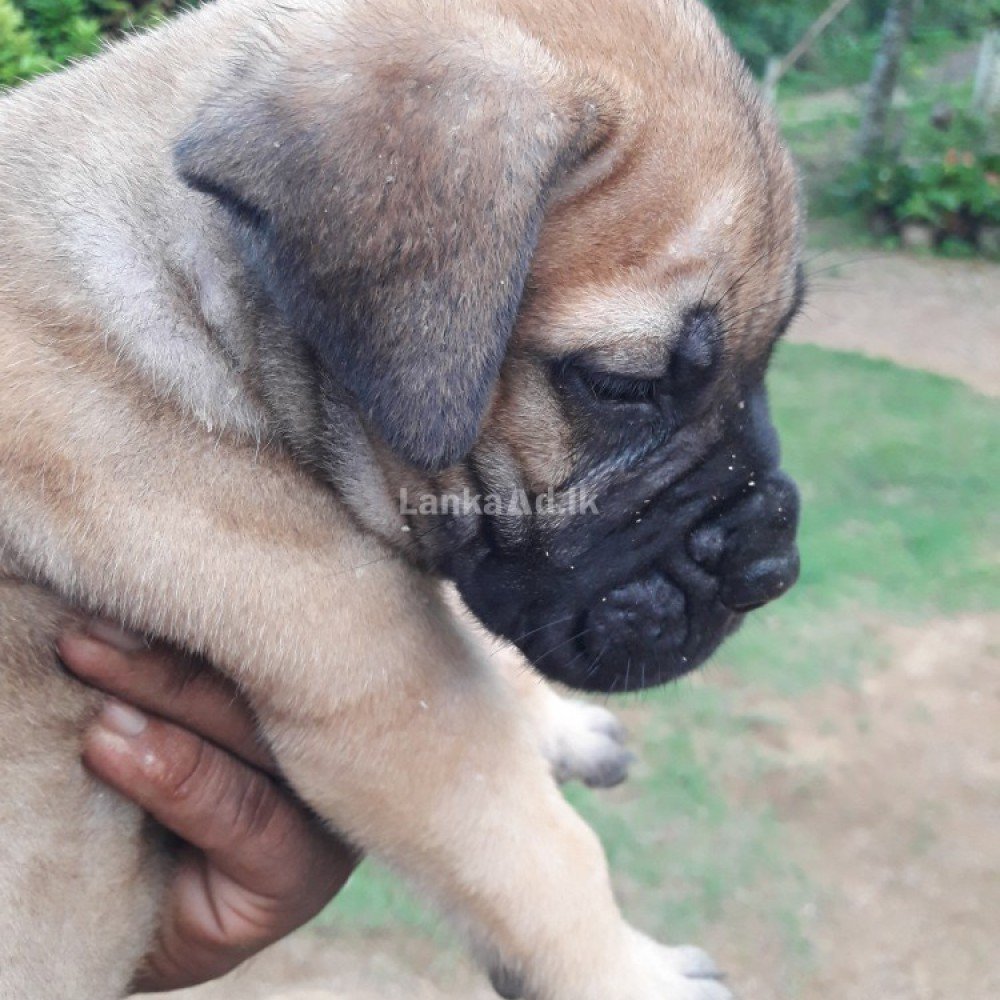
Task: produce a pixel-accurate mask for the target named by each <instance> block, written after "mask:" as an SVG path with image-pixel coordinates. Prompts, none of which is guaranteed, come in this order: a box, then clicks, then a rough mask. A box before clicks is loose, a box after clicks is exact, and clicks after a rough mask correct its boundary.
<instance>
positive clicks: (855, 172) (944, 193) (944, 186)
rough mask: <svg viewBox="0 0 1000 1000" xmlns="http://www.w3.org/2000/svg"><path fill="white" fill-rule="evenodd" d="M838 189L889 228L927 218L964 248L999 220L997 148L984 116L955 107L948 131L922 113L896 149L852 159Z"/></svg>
mask: <svg viewBox="0 0 1000 1000" xmlns="http://www.w3.org/2000/svg"><path fill="white" fill-rule="evenodd" d="M914 117H916V116H914V115H911V116H910V118H911V120H912V119H913V118H914ZM834 195H835V197H838V198H840V200H841V201H842V202H844V203H846V204H847V205H850V206H851V207H853V208H857V209H860V210H861V211H862V212H863V213H864V215H865V217H866V218H868V219H869V220H872V221H873V222H874V223H875V225H876V227H877V228H878V229H880V230H881V231H882V232H884V233H887V234H891V233H895V232H898V231H899V229H900V227H901V226H903V225H905V224H906V223H911V222H916V223H923V224H925V225H927V226H929V227H931V229H933V231H934V237H935V241H936V243H937V245H939V246H944V247H950V248H951V249H952V250H953V252H954V251H957V252H959V253H961V252H962V251H961V247H962V245H963V244H964V245H965V246H967V247H971V246H973V245H974V244H975V242H976V239H977V236H978V234H979V233H980V232H981V231H982V230H983V227H992V226H997V225H1000V153H998V152H996V150H995V147H994V146H993V144H992V142H991V140H990V137H989V135H988V132H987V130H986V128H985V126H984V124H983V122H982V121H981V120H980V119H978V118H976V117H974V116H972V115H970V114H963V113H957V114H956V116H955V120H954V122H953V123H952V124H951V126H950V127H949V128H948V129H947V130H945V131H939V130H937V129H935V128H933V127H932V126H930V125H925V124H923V123H922V122H921V120H920V118H919V117H917V118H916V121H915V122H914V123H912V124H910V125H908V127H907V128H906V132H905V139H904V141H903V144H902V146H901V148H900V149H899V150H898V151H896V152H894V153H893V154H891V155H890V156H888V157H886V158H885V159H884V160H881V161H878V162H872V163H858V164H853V165H852V166H851V167H849V168H848V169H847V171H846V172H845V174H844V176H843V177H842V179H841V180H840V182H839V184H838V185H837V187H836V189H835V191H834Z"/></svg>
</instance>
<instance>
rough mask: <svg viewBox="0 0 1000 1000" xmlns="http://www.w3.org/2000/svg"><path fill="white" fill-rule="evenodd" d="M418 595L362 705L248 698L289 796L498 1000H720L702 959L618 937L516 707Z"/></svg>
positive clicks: (593, 845)
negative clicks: (428, 921)
mask: <svg viewBox="0 0 1000 1000" xmlns="http://www.w3.org/2000/svg"><path fill="white" fill-rule="evenodd" d="M421 584H422V586H421V587H418V588H417V593H416V594H415V595H414V596H415V597H416V604H417V606H419V607H422V608H423V614H422V615H421V616H420V619H421V620H412V619H413V616H412V615H410V616H404V617H403V618H402V619H401V620H399V621H398V629H393V630H392V631H391V632H390V633H389V634H387V635H379V636H376V637H373V644H374V645H375V646H376V647H377V655H376V653H375V650H372V651H371V653H372V655H373V658H374V659H375V661H376V662H378V663H379V664H380V665H381V670H380V675H381V676H380V680H379V681H378V682H377V683H376V684H375V685H374V686H372V687H370V689H369V690H368V691H367V692H366V694H365V695H363V696H362V697H360V698H352V699H350V700H349V701H348V702H345V701H343V700H342V699H341V698H339V697H338V696H337V691H336V684H335V681H333V679H332V678H331V682H332V683H331V686H330V694H329V697H327V698H326V699H323V698H322V697H321V696H319V693H318V692H313V699H312V700H311V702H310V705H309V706H308V711H307V712H303V705H302V703H301V701H300V699H299V697H298V696H297V695H296V694H295V693H294V692H291V691H290V690H289V689H288V688H287V687H285V686H283V685H279V686H275V687H274V688H273V689H271V690H269V691H268V692H266V693H265V694H264V695H263V697H261V698H260V700H259V702H258V708H259V711H260V714H261V717H262V720H263V722H264V725H265V727H266V730H267V733H268V736H269V739H270V740H271V742H272V745H273V747H274V748H275V751H276V753H277V755H278V759H279V760H280V762H281V765H282V767H283V769H284V770H285V772H286V773H287V774H288V775H289V777H290V779H291V780H292V782H293V784H294V785H295V787H296V788H297V789H298V790H299V791H300V793H302V794H303V795H304V796H305V797H306V798H307V800H308V801H309V802H310V803H311V804H312V805H313V806H314V807H315V808H317V809H318V810H319V811H320V812H321V813H322V814H323V815H324V816H327V817H329V818H331V819H332V820H333V821H334V822H335V824H336V825H337V827H338V828H339V829H341V830H343V831H345V832H347V833H348V835H349V836H351V837H352V838H354V839H355V840H356V841H357V842H358V843H360V844H362V845H364V846H365V847H366V848H368V849H369V850H373V851H375V852H376V853H378V854H379V855H380V856H381V857H382V858H384V859H386V860H388V861H389V862H390V863H391V864H393V865H394V866H395V867H397V868H399V869H400V870H402V871H404V872H406V873H407V874H409V875H410V876H411V877H412V878H413V879H415V880H416V881H417V882H418V883H420V885H421V886H422V887H423V888H425V889H427V890H428V891H429V892H430V893H432V894H433V895H434V896H436V897H437V900H438V902H439V903H440V904H441V905H442V906H443V907H444V908H446V909H447V910H449V911H450V912H451V913H452V914H453V915H455V916H456V917H457V918H458V920H459V921H460V922H461V923H462V924H464V925H465V926H466V927H467V928H468V929H469V931H470V933H471V935H472V937H473V940H474V942H475V944H476V946H477V950H478V951H479V952H480V953H481V954H482V955H483V957H484V958H485V959H486V962H487V964H488V965H489V966H490V967H491V969H492V970H493V972H494V977H495V982H496V983H497V985H498V988H499V989H501V990H502V992H503V994H504V995H511V996H515V995H520V992H521V988H522V987H523V989H524V991H525V993H526V995H527V996H530V997H532V998H538V1000H715V998H717V997H718V998H721V997H724V996H728V994H727V992H726V991H725V990H724V989H723V988H722V987H721V985H720V984H719V983H718V982H716V981H715V980H714V979H713V978H710V977H711V976H714V969H712V968H711V967H709V966H708V965H707V964H706V961H705V960H704V958H703V956H701V954H700V953H697V952H695V951H694V950H693V949H666V948H661V947H660V946H658V945H655V944H653V943H652V942H650V941H648V940H647V939H645V938H642V937H641V936H640V935H638V934H637V933H636V932H634V931H633V930H632V929H631V928H629V927H628V926H627V925H626V924H625V923H624V921H623V920H622V918H621V916H620V914H619V912H618V909H617V907H616V905H615V902H614V899H613V896H612V892H611V888H610V882H609V878H608V872H607V866H606V863H605V859H604V856H603V853H602V851H601V848H600V845H599V844H598V842H597V839H596V837H595V835H594V834H593V832H592V831H591V830H590V829H589V828H588V827H587V826H586V825H585V824H584V823H583V822H582V820H581V819H580V818H579V816H577V814H576V813H575V812H574V811H573V810H572V809H570V808H569V806H568V805H567V804H566V802H565V801H564V800H563V798H562V796H561V795H560V794H559V793H558V791H557V789H556V787H555V784H554V783H553V781H552V779H551V777H550V775H549V773H548V768H547V766H546V762H545V761H544V760H543V758H542V757H541V755H540V754H539V752H538V750H537V747H536V743H535V736H534V734H533V732H532V731H531V727H530V725H529V724H528V722H527V720H526V719H525V717H524V715H523V713H522V712H521V709H520V706H519V703H518V700H517V697H516V695H515V692H514V691H513V689H512V688H511V687H510V686H509V685H508V684H507V683H505V682H504V681H503V679H502V678H501V677H499V675H498V674H496V672H495V671H494V670H493V668H492V665H491V664H490V663H489V662H488V660H487V658H486V657H485V656H484V655H483V653H482V651H481V650H480V648H479V647H478V644H477V643H476V642H474V641H472V640H471V639H470V637H468V636H466V635H465V634H464V633H463V631H462V630H461V628H460V627H457V623H456V622H454V621H453V620H449V618H448V617H446V616H445V615H444V614H442V615H441V616H440V617H438V614H437V609H436V608H435V613H434V614H433V616H432V621H433V628H431V629H427V628H426V626H427V624H428V622H427V615H428V614H429V613H430V609H432V608H434V602H435V595H433V594H432V593H430V592H429V591H428V588H427V585H426V583H425V582H423V581H421ZM442 610H443V609H442ZM414 629H416V630H418V631H419V632H420V633H422V634H417V632H414V631H412V630H414ZM685 971H686V972H688V973H691V977H690V978H689V977H688V976H685V975H684V974H683V973H684V972H685ZM706 977H709V978H706ZM515 984H516V986H515Z"/></svg>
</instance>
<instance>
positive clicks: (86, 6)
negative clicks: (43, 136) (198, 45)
mask: <svg viewBox="0 0 1000 1000" xmlns="http://www.w3.org/2000/svg"><path fill="white" fill-rule="evenodd" d="M174 6H175V0H135V2H132V0H0V88H2V87H5V86H12V85H14V84H16V83H19V82H20V81H22V80H27V79H30V78H31V77H33V76H37V75H38V74H39V73H44V72H46V71H48V70H50V69H54V68H55V67H57V66H61V65H64V64H65V63H67V62H69V61H70V60H72V59H78V58H81V57H83V56H87V55H90V54H91V53H93V52H95V51H96V50H97V48H98V47H99V45H100V43H101V39H102V37H114V36H117V35H120V34H122V33H123V32H126V31H129V30H131V29H133V28H136V27H142V26H145V25H148V24H151V23H154V22H155V21H157V20H158V19H159V18H161V17H163V16H164V15H165V14H167V13H169V12H170V11H171V10H173V8H174Z"/></svg>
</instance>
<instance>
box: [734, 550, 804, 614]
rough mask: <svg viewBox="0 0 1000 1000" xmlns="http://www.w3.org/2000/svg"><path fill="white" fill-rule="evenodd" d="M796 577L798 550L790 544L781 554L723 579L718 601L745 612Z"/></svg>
mask: <svg viewBox="0 0 1000 1000" xmlns="http://www.w3.org/2000/svg"><path fill="white" fill-rule="evenodd" d="M798 578H799V551H798V549H797V548H795V546H794V545H793V546H792V547H791V548H790V549H787V550H785V551H784V552H783V553H781V554H780V555H776V556H771V557H769V558H765V559H758V560H757V561H756V562H752V563H750V565H749V566H746V567H745V568H744V569H742V570H740V571H739V572H738V573H736V574H734V575H732V576H726V577H724V578H723V580H722V583H721V585H720V587H719V600H720V601H722V603H723V604H725V606H726V607H727V608H730V609H731V610H732V611H739V612H742V613H743V614H746V613H747V612H749V611H755V610H756V609H757V608H760V607H763V606H764V605H765V604H767V603H769V602H770V601H773V600H774V599H775V598H777V597H781V595H782V594H783V593H784V592H785V591H786V590H788V588H789V587H791V586H792V584H793V583H795V581H796V580H797V579H798Z"/></svg>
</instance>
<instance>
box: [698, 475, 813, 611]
mask: <svg viewBox="0 0 1000 1000" xmlns="http://www.w3.org/2000/svg"><path fill="white" fill-rule="evenodd" d="M798 518H799V498H798V491H797V490H796V488H795V484H794V483H793V482H792V481H791V479H789V478H788V477H787V476H785V475H784V474H783V473H780V472H776V473H773V474H772V475H770V476H768V477H766V478H762V479H761V480H760V481H759V482H757V483H755V484H754V485H753V488H752V489H751V490H750V492H749V493H747V494H746V495H745V496H744V498H743V499H742V500H740V502H739V503H737V504H736V505H735V506H733V507H730V508H729V509H728V510H727V511H726V512H725V513H723V514H722V516H721V517H720V518H719V519H718V520H717V521H714V522H712V523H709V524H707V525H702V526H701V527H699V528H698V529H697V530H696V531H695V533H694V534H693V535H692V537H691V540H690V542H689V545H688V548H689V551H690V553H691V555H692V557H693V558H694V559H695V560H696V561H697V562H698V563H700V564H701V565H702V566H704V567H705V568H706V569H709V571H710V572H713V573H715V574H717V576H718V580H719V600H720V601H721V602H722V603H723V604H724V605H725V606H726V607H727V608H729V609H731V610H732V611H738V612H741V613H746V612H748V611H753V610H755V609H756V608H759V607H761V606H762V605H764V604H767V603H768V602H769V601H773V600H774V599H775V598H777V597H780V596H781V595H782V594H783V593H785V591H786V590H788V589H789V587H791V586H792V584H794V583H795V581H796V580H797V579H798V576H799V553H798V549H797V548H796V547H795V531H796V528H797V525H798Z"/></svg>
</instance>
